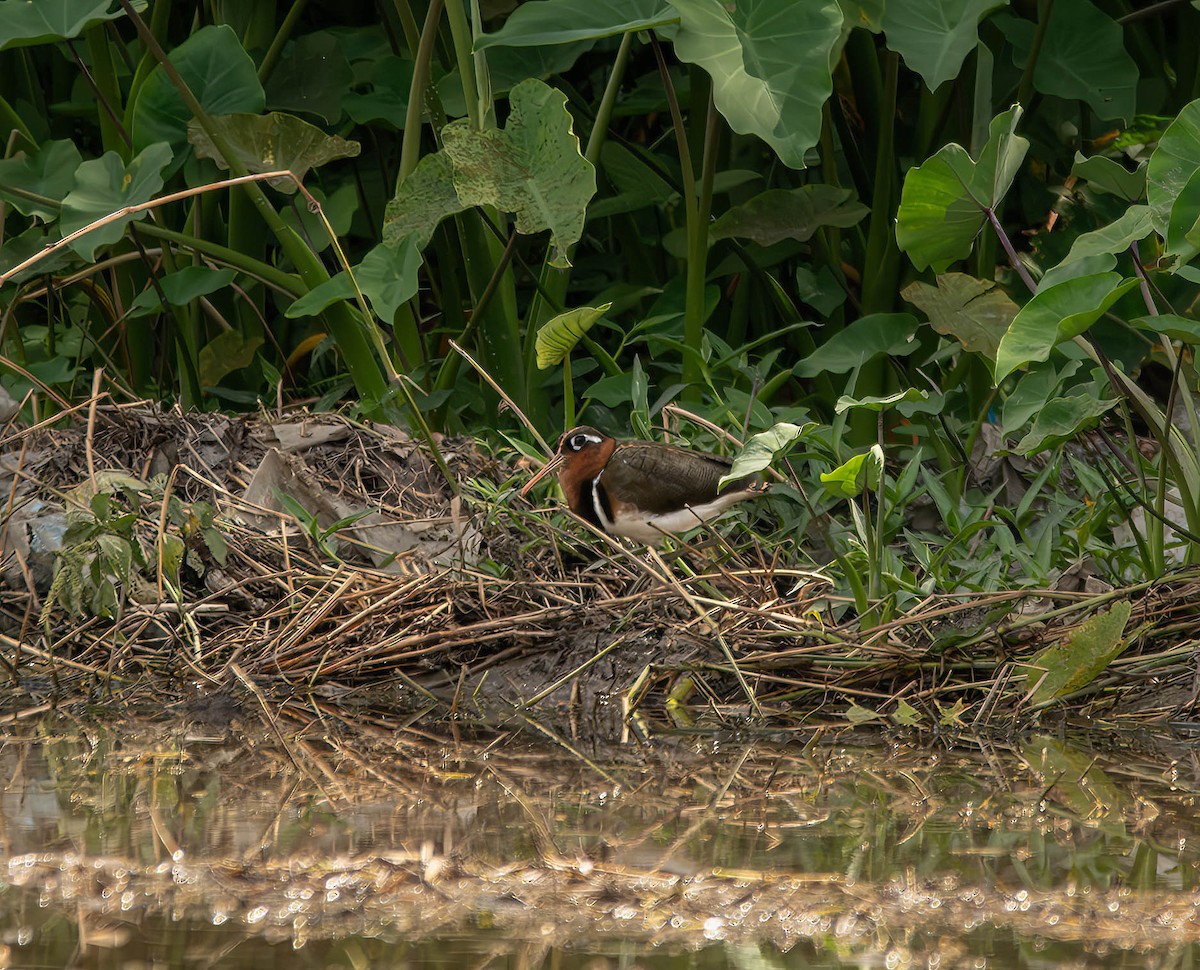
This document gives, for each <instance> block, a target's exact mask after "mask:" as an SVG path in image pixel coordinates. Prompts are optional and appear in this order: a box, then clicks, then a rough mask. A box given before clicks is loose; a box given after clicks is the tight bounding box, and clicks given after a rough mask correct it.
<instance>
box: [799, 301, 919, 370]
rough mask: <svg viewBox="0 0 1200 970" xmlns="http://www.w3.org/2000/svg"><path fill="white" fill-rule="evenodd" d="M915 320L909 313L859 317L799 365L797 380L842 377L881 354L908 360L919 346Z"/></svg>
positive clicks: (873, 314)
mask: <svg viewBox="0 0 1200 970" xmlns="http://www.w3.org/2000/svg"><path fill="white" fill-rule="evenodd" d="M917 326H918V324H917V318H916V317H914V316H913V315H912V314H911V313H872V314H870V315H869V316H865V317H860V318H859V319H858V320H855V321H854V322H853V323H852V324H850V325H849V326H848V327H846V328H845V329H844V330H841V331H839V332H838V333H836V334H834V335H833V336H832V337H830V338H829V339H828V340H826V341H825V343H823V344H821V346H820V347H818V348H817V349H816V350H814V351H813V352H812V353H811V354H809V355H808V356H807V357H805V358H804V360H802V361H800V363H798V364H797V365H796V366H795V368H794V370H793V371H792V373H794V374H795V375H796V376H797V377H816V376H817V375H818V374H845V373H848V372H849V371H852V370H854V369H855V368H858V367H861V366H862V365H863V364H865V363H866V362H867V361H869V360H873V359H874V358H876V357H878V356H879V355H880V354H887V355H888V356H889V357H907V356H908V355H909V354H911V353H913V352H914V351H915V350H916V349H917V348H918V346H920V345H919V344H918V343H917V340H916V333H917Z"/></svg>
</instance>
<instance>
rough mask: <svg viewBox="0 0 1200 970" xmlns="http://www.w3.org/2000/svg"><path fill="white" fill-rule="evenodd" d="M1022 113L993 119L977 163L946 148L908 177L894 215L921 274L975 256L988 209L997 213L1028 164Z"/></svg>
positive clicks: (959, 149)
mask: <svg viewBox="0 0 1200 970" xmlns="http://www.w3.org/2000/svg"><path fill="white" fill-rule="evenodd" d="M1020 118H1021V110H1020V108H1012V109H1010V110H1009V111H1006V112H1004V114H1002V115H998V116H997V117H996V118H994V119H993V120H992V124H991V128H990V135H989V138H988V141H987V144H986V145H985V146H984V148H983V151H981V152H980V154H979V161H978V162H976V161H973V160H972V159H971V156H970V155H969V154H967V150H966V149H965V148H963V147H962V146H961V145H953V144H952V145H946V146H945V147H944V148H942V149H940V150H939V151H938V152H937V153H936V154H935V155H934V156H933V157H932V158H930V159H928V160H927V161H926V162H925V163H924V164H923V165H919V166H917V167H916V168H913V169H910V170H909V172H908V174H907V175H906V176H905V178H904V188H903V190H902V191H901V195H900V208H899V210H898V211H897V213H896V245H898V246H899V247H900V248H901V249H902V250H904V251H905V252H906V253H908V258H909V259H911V260H912V261H913V265H915V266H916V267H917V268H918V269H925V268H926V267H927V266H932V267H933V269H934V272H938V273H941V272H943V271H945V269H946V267H947V266H949V265H950V264H951V263H952V262H954V261H955V260H958V259H965V258H966V257H967V256H969V255H970V254H971V247H972V245H973V243H974V242H975V237H976V236H977V235H978V234H979V230H980V229H981V228H982V226H983V223H984V220H985V219H986V217H987V210H989V209H992V210H994V209H995V208H996V206H997V205H998V204H999V202H1000V200H1001V199H1003V198H1004V195H1005V193H1007V192H1008V189H1009V186H1011V185H1012V180H1013V177H1014V176H1015V175H1016V173H1017V170H1018V169H1019V168H1020V166H1021V163H1022V162H1023V161H1024V160H1025V152H1026V151H1027V150H1028V148H1029V142H1028V141H1027V140H1026V139H1024V138H1022V137H1021V136H1020V135H1018V134H1016V126H1017V122H1018V121H1020Z"/></svg>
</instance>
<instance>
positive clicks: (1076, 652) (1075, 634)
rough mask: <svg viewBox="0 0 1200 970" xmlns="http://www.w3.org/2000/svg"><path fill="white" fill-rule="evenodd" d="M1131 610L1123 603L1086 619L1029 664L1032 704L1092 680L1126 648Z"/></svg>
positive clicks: (1027, 676)
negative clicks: (1126, 629)
mask: <svg viewBox="0 0 1200 970" xmlns="http://www.w3.org/2000/svg"><path fill="white" fill-rule="evenodd" d="M1132 609H1133V607H1132V605H1131V604H1130V603H1129V602H1127V601H1124V602H1120V603H1116V604H1115V605H1114V606H1113V608H1112V609H1111V610H1109V611H1108V612H1107V613H1097V614H1096V615H1095V616H1091V617H1088V619H1086V620H1084V622H1083V623H1081V624H1080V625H1079V627H1078V628H1077V629H1075V630H1074V631H1072V632H1071V633H1070V634H1068V635H1067V636H1066V637H1064V638H1063V639H1062V641H1060V642H1059V643H1056V644H1054V645H1053V646H1050V647H1047V648H1046V649H1045V650H1043V651H1041V652H1040V653H1039V654H1037V656H1035V657H1034V658H1033V659H1032V660H1031V661H1029V673H1028V674H1027V675H1026V682H1027V683H1028V684H1029V687H1030V688H1031V690H1032V694H1031V696H1030V698H1029V699H1030V701H1031V703H1033V704H1034V705H1038V704H1044V703H1046V702H1047V701H1051V700H1054V698H1056V697H1062V696H1063V695H1064V694H1069V693H1071V692H1072V691H1077V690H1079V689H1081V688H1083V687H1086V686H1087V685H1088V684H1090V683H1091V682H1092V681H1093V680H1095V679H1096V676H1097V675H1098V674H1100V673H1101V672H1102V671H1103V670H1104V669H1105V668H1106V667H1107V666H1108V665H1109V664H1110V663H1112V662H1113V661H1114V660H1116V659H1117V657H1119V656H1120V655H1121V654H1122V653H1123V652H1124V650H1125V648H1126V647H1127V646H1128V645H1129V644H1128V643H1127V642H1126V641H1125V639H1124V635H1125V625H1126V624H1127V623H1128V622H1129V615H1130V613H1131V612H1132Z"/></svg>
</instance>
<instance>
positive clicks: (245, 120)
mask: <svg viewBox="0 0 1200 970" xmlns="http://www.w3.org/2000/svg"><path fill="white" fill-rule="evenodd" d="M212 125H213V130H214V132H215V133H216V134H217V135H218V136H219V137H221V138H223V139H224V140H225V141H226V142H227V143H228V146H229V149H230V151H232V152H233V153H234V155H235V156H236V160H237V161H238V162H239V163H241V165H243V166H244V167H245V168H246V170H247V171H249V172H253V173H255V174H257V173H261V172H278V171H283V170H285V169H286V170H287V171H289V172H291V173H292V174H293V175H295V176H296V178H298V179H299V180H300V181H301V182H303V181H304V176H305V175H307V174H308V171H309V169H313V168H318V167H319V166H321V165H324V164H325V163H327V162H332V161H333V160H334V159H337V158H353V157H354V156H355V155H357V154H358V152H359V144H358V142H356V141H347V140H346V139H344V138H341V137H339V136H337V135H327V134H325V132H323V131H322V130H321V129H320V128H318V127H316V126H315V125H310V124H309V123H308V122H307V121H303V120H301V119H300V118H297V117H296V116H295V115H288V114H283V113H282V112H280V111H272V112H271V113H270V114H266V115H245V114H237V115H217V116H215V117H213V119H212ZM187 132H188V141H190V142H191V143H192V146H193V147H194V148H195V149H196V157H197V158H211V159H212V160H213V161H214V162H216V163H217V168H220V169H225V170H227V169H228V168H229V163H228V162H227V161H226V159H225V156H224V155H223V154H222V153H221V151H220V149H218V148H217V146H216V145H214V144H213V141H212V139H211V138H209V136H208V132H206V131H205V130H204V129H203V128H201V127H200V124H199V123H198V122H196V121H191V122H189V123H188V129H187ZM267 182H268V184H270V185H271V186H272V187H273V188H276V189H278V190H279V191H280V192H286V193H289V194H290V193H293V192H295V191H296V183H295V182H294V181H293V180H292V179H290V178H288V177H287V176H280V177H278V178H271V179H267Z"/></svg>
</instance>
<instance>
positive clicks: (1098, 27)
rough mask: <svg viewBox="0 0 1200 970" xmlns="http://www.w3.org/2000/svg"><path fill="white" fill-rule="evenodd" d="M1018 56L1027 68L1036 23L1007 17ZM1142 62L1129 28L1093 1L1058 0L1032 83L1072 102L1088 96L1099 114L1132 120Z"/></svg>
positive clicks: (1038, 57)
mask: <svg viewBox="0 0 1200 970" xmlns="http://www.w3.org/2000/svg"><path fill="white" fill-rule="evenodd" d="M1005 25H1006V26H1005V30H1006V33H1007V34H1008V37H1009V39H1010V40H1011V41H1012V44H1013V59H1014V60H1015V61H1016V63H1017V66H1018V67H1024V66H1025V62H1026V61H1027V60H1028V58H1029V56H1030V51H1031V48H1032V45H1033V43H1034V35H1035V32H1036V30H1037V28H1036V25H1035V24H1034V23H1033V22H1032V21H1029V20H1020V19H1017V18H1015V17H1014V18H1011V19H1006V20H1005ZM1137 83H1138V68H1137V63H1136V62H1135V61H1134V59H1133V58H1132V57H1131V56H1130V55H1129V53H1128V51H1126V50H1125V38H1124V31H1123V30H1122V28H1121V26H1120V25H1119V24H1118V23H1117V22H1116V21H1115V20H1113V19H1112V18H1111V17H1109V16H1108V14H1106V13H1103V12H1101V11H1100V10H1098V9H1097V8H1096V6H1095V5H1094V4H1093V3H1092V2H1091V0H1055V2H1054V4H1053V7H1052V9H1051V11H1050V22H1049V24H1047V26H1046V34H1045V37H1044V38H1043V40H1042V44H1041V47H1040V48H1039V50H1038V55H1037V65H1036V66H1035V67H1034V71H1033V85H1034V87H1035V88H1037V89H1038V90H1039V91H1041V92H1043V93H1045V94H1052V95H1055V96H1056V97H1060V98H1065V99H1067V100H1068V101H1086V102H1087V103H1088V104H1089V105H1090V106H1091V108H1092V110H1093V111H1094V112H1096V115H1097V116H1098V117H1100V118H1105V119H1107V118H1124V119H1126V120H1132V119H1133V115H1134V111H1135V110H1136V95H1137Z"/></svg>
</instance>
